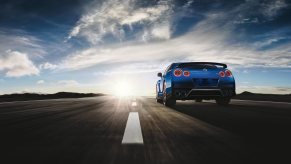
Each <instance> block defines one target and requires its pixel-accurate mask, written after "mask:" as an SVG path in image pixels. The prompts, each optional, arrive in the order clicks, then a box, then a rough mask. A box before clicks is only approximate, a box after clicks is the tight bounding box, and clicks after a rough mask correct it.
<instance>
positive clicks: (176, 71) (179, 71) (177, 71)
mask: <svg viewBox="0 0 291 164" xmlns="http://www.w3.org/2000/svg"><path fill="white" fill-rule="evenodd" d="M174 75H175V76H176V77H180V76H181V75H182V70H180V69H176V70H175V71H174Z"/></svg>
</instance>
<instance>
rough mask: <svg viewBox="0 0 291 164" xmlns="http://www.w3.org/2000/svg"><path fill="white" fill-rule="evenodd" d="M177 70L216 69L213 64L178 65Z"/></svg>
mask: <svg viewBox="0 0 291 164" xmlns="http://www.w3.org/2000/svg"><path fill="white" fill-rule="evenodd" d="M177 68H189V69H204V68H206V69H216V68H217V66H216V65H213V64H193V63H183V64H179V65H178V66H177Z"/></svg>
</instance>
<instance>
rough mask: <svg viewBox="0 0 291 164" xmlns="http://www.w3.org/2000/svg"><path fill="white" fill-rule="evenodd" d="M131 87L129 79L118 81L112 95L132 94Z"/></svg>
mask: <svg viewBox="0 0 291 164" xmlns="http://www.w3.org/2000/svg"><path fill="white" fill-rule="evenodd" d="M132 94H133V93H132V88H131V84H130V82H129V81H125V80H124V81H120V82H117V83H116V85H115V91H114V95H116V96H118V97H128V96H132Z"/></svg>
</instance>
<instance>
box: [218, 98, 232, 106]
mask: <svg viewBox="0 0 291 164" xmlns="http://www.w3.org/2000/svg"><path fill="white" fill-rule="evenodd" d="M229 103H230V98H229V97H221V98H217V99H216V104H217V105H222V106H226V105H228V104H229Z"/></svg>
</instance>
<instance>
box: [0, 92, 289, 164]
mask: <svg viewBox="0 0 291 164" xmlns="http://www.w3.org/2000/svg"><path fill="white" fill-rule="evenodd" d="M135 112H137V113H138V114H137V113H135ZM129 113H135V114H137V115H135V116H138V117H137V119H135V121H137V122H135V124H134V125H136V126H134V128H138V126H137V125H140V130H141V132H142V135H141V136H140V137H142V143H137V144H134V143H132V144H124V143H122V141H123V137H124V136H125V129H126V127H127V122H128V118H129ZM128 124H131V123H128ZM0 130H1V132H0V149H1V152H0V162H1V163H3V164H10V163H29V164H33V163H37V164H42V163H48V164H58V163H62V164H74V163H82V164H83V163H84V164H87V163H88V164H91V163H95V164H96V163H98V164H99V163H104V164H105V163H106V164H107V163H118V164H119V163H126V164H136V163H138V164H142V163H159V164H163V163H165V164H166V163H187V164H189V163H195V164H213V163H223V164H225V163H231V164H234V163H235V164H238V163H290V161H291V160H290V158H289V155H290V146H291V134H290V131H291V104H290V103H274V102H256V101H239V100H233V101H232V102H231V104H230V105H229V106H228V107H220V106H217V105H216V104H215V103H214V102H211V101H208V102H202V103H195V102H192V101H186V102H178V103H177V106H176V107H174V108H168V107H165V106H163V105H162V104H158V103H156V102H155V99H154V98H147V97H136V98H130V99H119V98H116V97H110V96H101V97H95V98H81V99H59V100H41V101H27V102H11V103H0ZM127 131H129V133H130V131H135V130H134V129H132V128H130V126H129V128H128V130H127ZM129 136H130V135H129ZM287 160H288V161H287Z"/></svg>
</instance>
